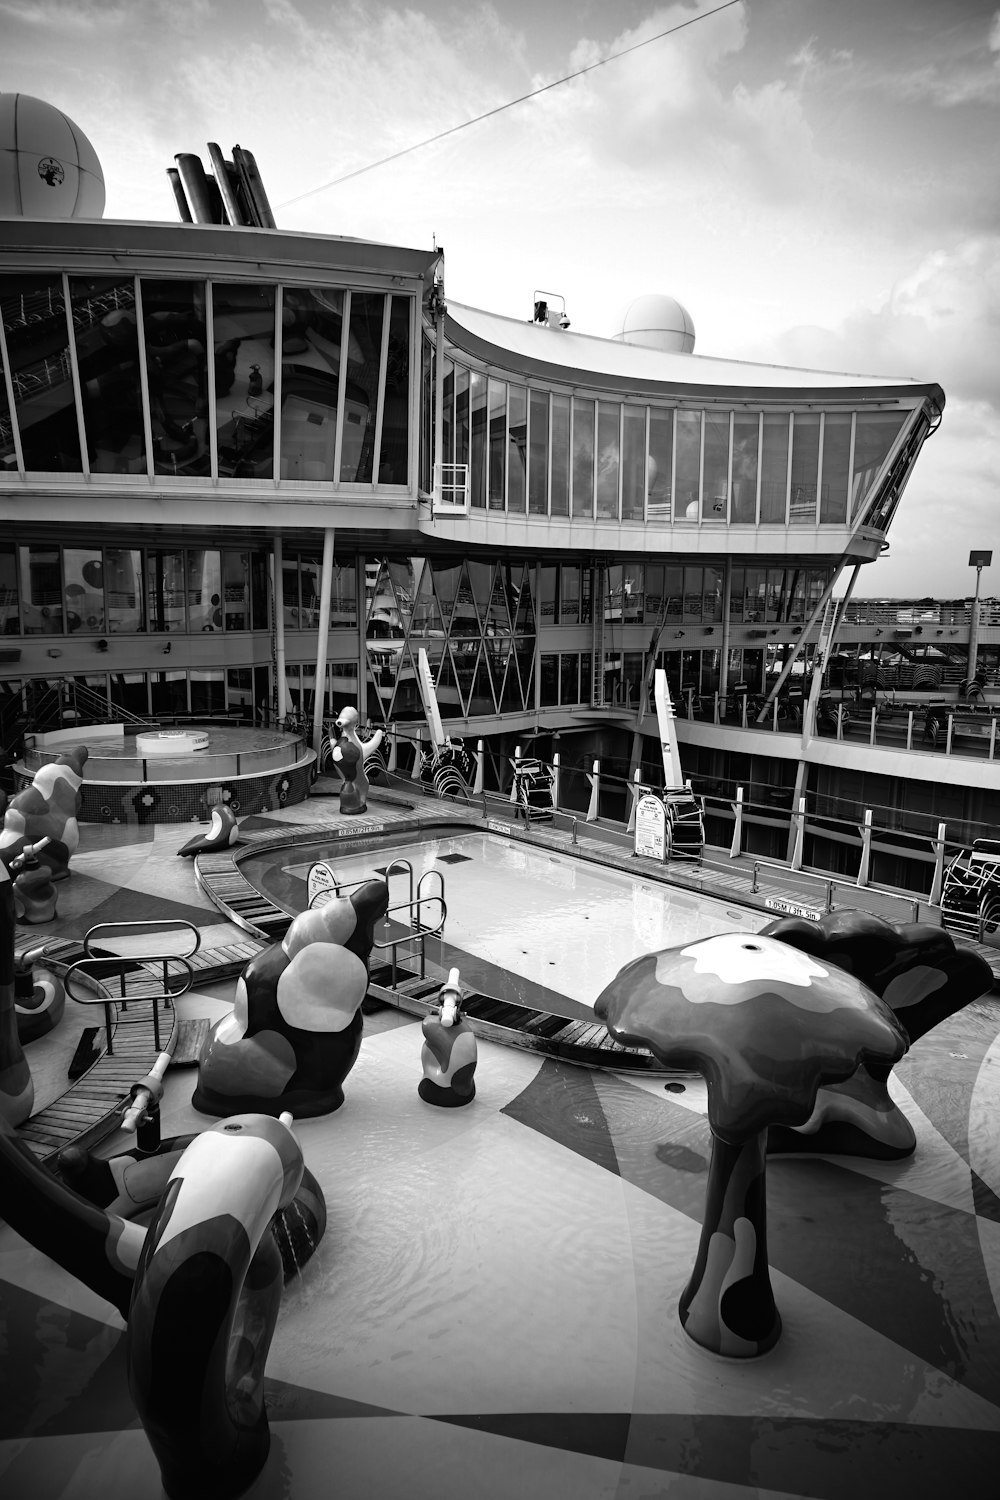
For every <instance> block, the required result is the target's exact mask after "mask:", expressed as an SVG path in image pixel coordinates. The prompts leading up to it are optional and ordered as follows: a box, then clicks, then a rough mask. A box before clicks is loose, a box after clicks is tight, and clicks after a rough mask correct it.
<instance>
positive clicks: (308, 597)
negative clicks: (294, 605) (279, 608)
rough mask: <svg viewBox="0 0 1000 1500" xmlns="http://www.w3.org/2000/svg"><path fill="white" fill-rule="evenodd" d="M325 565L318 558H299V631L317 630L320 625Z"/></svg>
mask: <svg viewBox="0 0 1000 1500" xmlns="http://www.w3.org/2000/svg"><path fill="white" fill-rule="evenodd" d="M322 574H323V563H322V561H321V559H320V558H318V557H300V558H299V589H300V590H301V596H300V600H299V629H300V630H315V628H316V626H317V625H318V624H319V600H320V580H321V578H322Z"/></svg>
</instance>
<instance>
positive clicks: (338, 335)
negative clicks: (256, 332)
mask: <svg viewBox="0 0 1000 1500" xmlns="http://www.w3.org/2000/svg"><path fill="white" fill-rule="evenodd" d="M343 329H344V294H343V292H340V291H332V290H330V289H328V288H318V287H317V288H309V287H294V288H290V287H286V289H285V291H284V293H283V296H282V304H281V478H282V479H306V480H311V481H313V482H314V483H315V482H316V481H318V480H332V479H333V477H334V470H333V464H334V452H335V450H336V440H337V399H338V394H339V388H340V350H341V344H342V341H343ZM376 368H377V366H376ZM344 402H345V406H346V408H347V412H348V421H347V422H345V426H344V459H345V462H348V463H349V462H350V461H351V460H353V461H354V463H355V466H356V465H357V463H358V462H359V459H360V453H361V448H362V446H363V443H364V438H365V434H366V433H367V431H368V426H369V418H370V408H369V405H368V402H367V397H366V396H365V395H364V392H363V391H360V389H359V388H355V387H354V386H350V387H349V388H348V390H347V392H346V393H345V397H344ZM220 442H221V440H220ZM222 458H223V455H222V451H221V447H220V453H219V466H220V472H221V471H222ZM349 477H350V478H353V477H354V475H353V473H352V474H351V475H350V476H349Z"/></svg>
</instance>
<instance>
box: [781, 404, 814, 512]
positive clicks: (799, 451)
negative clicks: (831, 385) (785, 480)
mask: <svg viewBox="0 0 1000 1500" xmlns="http://www.w3.org/2000/svg"><path fill="white" fill-rule="evenodd" d="M819 416H820V414H819V412H818V411H808V412H800V411H797V412H796V413H795V415H794V417H793V419H792V490H791V501H790V504H789V510H788V519H789V521H790V522H791V524H792V525H793V526H794V525H796V524H797V525H800V526H811V525H813V524H814V523H815V521H816V495H817V476H818V474H819Z"/></svg>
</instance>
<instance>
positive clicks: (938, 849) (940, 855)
mask: <svg viewBox="0 0 1000 1500" xmlns="http://www.w3.org/2000/svg"><path fill="white" fill-rule="evenodd" d="M946 828H947V824H945V823H939V824H938V831H937V838H936V839H935V840H934V879H933V880H932V881H931V893H930V896H929V897H928V900H929V901H930V904H931V906H940V905H941V892H942V890H943V888H944V846H945V831H946Z"/></svg>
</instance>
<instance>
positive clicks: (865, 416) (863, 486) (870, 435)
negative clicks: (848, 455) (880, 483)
mask: <svg viewBox="0 0 1000 1500" xmlns="http://www.w3.org/2000/svg"><path fill="white" fill-rule="evenodd" d="M906 415H907V414H906V413H905V412H898V411H859V412H858V417H857V426H856V429H855V434H854V472H853V474H852V476H851V515H852V516H853V515H856V514H857V511H858V507H859V506H860V505H861V504H862V503H863V502H864V499H865V497H866V496H867V495H868V493H869V491H870V490H871V487H872V485H873V484H874V483H875V480H876V478H877V477H878V472H879V470H880V469H881V467H882V465H883V464H884V463H885V460H886V458H887V457H888V456H889V452H890V450H891V448H892V445H893V443H894V442H895V441H896V438H897V436H898V435H899V429H900V428H901V427H902V425H903V422H904V421H905V419H906Z"/></svg>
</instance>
